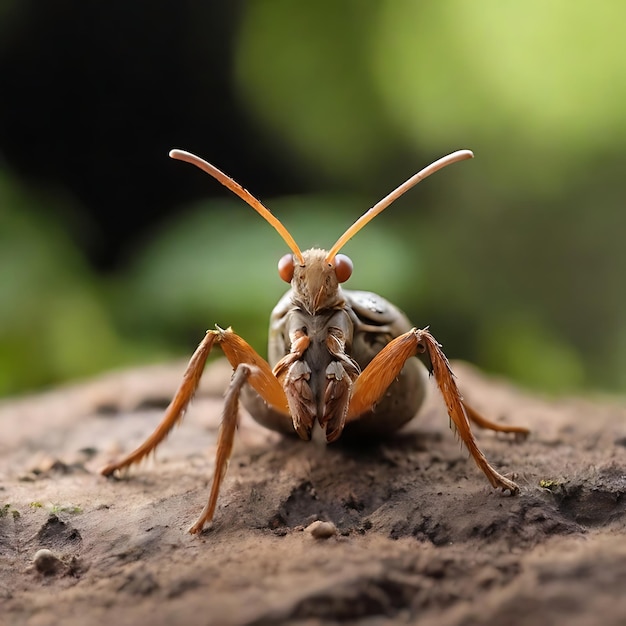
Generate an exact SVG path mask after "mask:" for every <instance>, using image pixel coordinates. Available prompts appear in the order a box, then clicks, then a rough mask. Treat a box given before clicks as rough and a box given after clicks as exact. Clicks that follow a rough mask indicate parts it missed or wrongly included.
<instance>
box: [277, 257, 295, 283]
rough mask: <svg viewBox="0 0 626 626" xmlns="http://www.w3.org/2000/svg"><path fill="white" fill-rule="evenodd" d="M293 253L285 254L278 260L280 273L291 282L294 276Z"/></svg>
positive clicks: (287, 281)
mask: <svg viewBox="0 0 626 626" xmlns="http://www.w3.org/2000/svg"><path fill="white" fill-rule="evenodd" d="M293 263H294V259H293V254H285V256H282V257H281V258H280V261H278V275H279V276H280V277H281V278H282V279H283V280H284V281H285V282H286V283H290V282H291V279H292V278H293Z"/></svg>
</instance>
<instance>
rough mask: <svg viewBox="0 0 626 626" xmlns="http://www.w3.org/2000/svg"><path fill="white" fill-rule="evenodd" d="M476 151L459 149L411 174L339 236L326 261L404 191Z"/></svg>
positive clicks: (330, 259)
mask: <svg viewBox="0 0 626 626" xmlns="http://www.w3.org/2000/svg"><path fill="white" fill-rule="evenodd" d="M473 156H474V153H473V152H472V151H471V150H457V151H456V152H453V153H452V154H448V155H447V156H444V157H441V158H440V159H438V160H437V161H435V162H434V163H431V164H430V165H429V166H428V167H425V168H424V169H423V170H421V171H419V172H418V173H417V174H415V175H414V176H411V178H409V180H407V181H406V182H404V183H402V184H401V185H400V186H399V187H397V188H396V189H394V190H393V191H392V192H391V193H390V194H389V195H388V196H385V197H384V198H383V199H382V200H381V201H380V202H378V204H375V205H374V206H373V207H372V208H371V209H369V211H367V212H365V213H364V214H363V215H361V217H360V218H359V219H358V220H357V221H356V222H354V224H352V226H350V228H348V230H346V232H345V233H344V234H343V235H341V237H339V239H338V240H337V243H336V244H335V245H334V246H333V247H332V248H331V249H330V252H329V253H328V255H327V256H326V261H327V262H328V263H332V262H333V260H334V258H335V256H336V255H337V252H339V250H341V248H343V246H345V245H346V243H348V241H350V239H352V237H354V235H356V234H357V233H358V232H359V231H360V230H361V228H363V226H365V224H367V223H368V222H371V221H372V220H373V219H374V218H375V217H376V216H377V215H378V214H379V213H382V212H383V211H384V210H385V209H386V208H387V207H388V206H389V205H390V204H391V203H392V202H394V201H395V200H397V199H398V198H399V197H400V196H401V195H402V194H403V193H405V192H407V191H408V190H409V189H411V187H414V186H415V185H417V183H419V182H420V181H421V180H424V179H425V178H427V177H428V176H430V175H431V174H434V173H435V172H437V171H438V170H440V169H443V168H444V167H446V166H447V165H451V164H452V163H456V162H457V161H464V160H465V159H471V158H473Z"/></svg>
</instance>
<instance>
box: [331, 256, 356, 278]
mask: <svg viewBox="0 0 626 626" xmlns="http://www.w3.org/2000/svg"><path fill="white" fill-rule="evenodd" d="M335 276H337V280H338V281H339V282H340V283H345V282H346V281H347V280H348V278H350V276H352V261H351V260H350V258H349V257H347V256H346V255H345V254H338V255H337V256H336V257H335Z"/></svg>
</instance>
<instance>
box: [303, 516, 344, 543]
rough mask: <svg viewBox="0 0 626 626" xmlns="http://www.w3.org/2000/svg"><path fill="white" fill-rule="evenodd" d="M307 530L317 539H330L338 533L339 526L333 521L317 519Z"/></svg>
mask: <svg viewBox="0 0 626 626" xmlns="http://www.w3.org/2000/svg"><path fill="white" fill-rule="evenodd" d="M305 531H306V532H308V533H311V536H312V537H314V538H315V539H328V538H329V537H332V536H333V535H336V534H337V527H336V526H335V525H334V524H333V523H332V522H322V521H320V520H316V521H315V522H313V523H312V524H309V525H308V526H307V527H306V528H305Z"/></svg>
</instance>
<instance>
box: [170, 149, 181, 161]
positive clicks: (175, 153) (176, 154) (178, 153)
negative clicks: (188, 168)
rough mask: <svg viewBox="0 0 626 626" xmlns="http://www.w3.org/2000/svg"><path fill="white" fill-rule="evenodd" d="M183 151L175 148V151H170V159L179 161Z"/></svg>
mask: <svg viewBox="0 0 626 626" xmlns="http://www.w3.org/2000/svg"><path fill="white" fill-rule="evenodd" d="M181 153H182V150H177V149H176V148H174V149H173V150H170V151H169V153H168V154H169V157H170V159H179V158H180V156H181Z"/></svg>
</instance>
